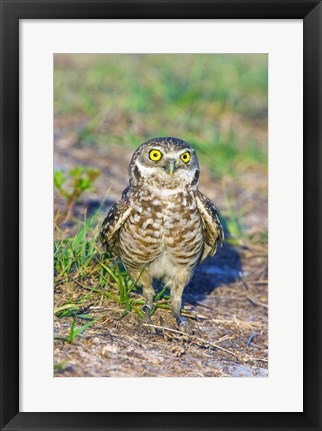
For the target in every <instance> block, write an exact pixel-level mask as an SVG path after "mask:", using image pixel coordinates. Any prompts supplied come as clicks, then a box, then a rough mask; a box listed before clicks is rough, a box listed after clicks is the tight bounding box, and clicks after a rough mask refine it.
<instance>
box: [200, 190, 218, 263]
mask: <svg viewBox="0 0 322 431" xmlns="http://www.w3.org/2000/svg"><path fill="white" fill-rule="evenodd" d="M195 197H196V202H197V208H198V210H199V214H200V217H201V221H202V226H203V233H204V239H205V246H204V250H203V254H202V256H201V261H203V260H204V259H205V258H206V257H207V256H208V255H210V256H213V255H214V254H215V253H216V250H217V245H218V243H219V244H220V245H222V243H223V242H224V230H223V227H222V225H221V223H220V220H219V217H218V214H217V211H216V208H215V205H214V204H213V203H212V202H211V200H210V199H208V198H207V197H206V196H205V195H204V194H202V193H201V192H199V191H197V192H196V193H195Z"/></svg>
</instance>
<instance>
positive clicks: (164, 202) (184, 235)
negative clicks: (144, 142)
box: [119, 187, 203, 278]
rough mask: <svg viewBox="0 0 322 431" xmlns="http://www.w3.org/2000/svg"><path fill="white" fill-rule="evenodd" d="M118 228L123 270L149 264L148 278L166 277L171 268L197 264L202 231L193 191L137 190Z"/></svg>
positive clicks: (136, 268)
mask: <svg viewBox="0 0 322 431" xmlns="http://www.w3.org/2000/svg"><path fill="white" fill-rule="evenodd" d="M132 208H133V209H132V211H131V214H130V216H129V217H128V219H127V220H126V222H125V223H124V225H123V226H122V228H121V231H120V239H119V249H120V254H121V258H122V260H123V263H124V265H125V267H126V268H127V269H133V270H139V269H140V268H143V267H144V266H145V265H146V264H151V265H150V272H151V275H152V276H153V277H155V278H162V277H163V276H164V275H170V274H171V272H172V270H171V269H172V268H173V269H174V268H175V266H178V265H179V266H180V265H183V266H189V267H191V269H193V268H194V267H195V265H196V264H197V263H198V261H199V258H200V256H201V253H202V250H203V231H202V224H201V220H200V215H199V212H198V211H197V206H196V201H195V196H194V192H193V190H189V191H188V190H186V189H181V190H180V189H179V190H177V189H159V190H158V189H151V187H149V188H145V187H143V188H141V189H140V190H139V191H137V192H136V193H135V195H133V199H132Z"/></svg>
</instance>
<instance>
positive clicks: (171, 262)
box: [101, 137, 224, 325]
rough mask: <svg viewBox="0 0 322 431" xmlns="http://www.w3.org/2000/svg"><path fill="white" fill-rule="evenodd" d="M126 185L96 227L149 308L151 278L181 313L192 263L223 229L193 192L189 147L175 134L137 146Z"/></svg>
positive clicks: (208, 251)
mask: <svg viewBox="0 0 322 431" xmlns="http://www.w3.org/2000/svg"><path fill="white" fill-rule="evenodd" d="M129 179H130V185H129V187H128V188H127V189H126V190H125V191H124V192H123V194H122V198H121V199H120V200H119V201H118V202H116V203H115V204H114V205H113V206H112V208H111V209H110V211H109V213H108V215H107V217H106V219H105V220H104V222H103V225H102V229H101V241H102V243H103V244H104V245H105V247H106V249H107V251H108V252H109V253H110V254H112V255H113V256H115V257H119V258H120V259H121V260H122V262H123V264H124V266H125V268H126V270H127V271H128V273H129V275H130V276H131V278H132V279H133V280H137V278H138V277H139V282H138V284H140V285H141V286H142V289H143V294H144V296H145V299H146V303H145V306H144V311H145V315H146V318H147V319H148V318H149V316H150V311H151V309H152V306H153V299H154V295H155V292H154V289H153V287H152V281H153V279H161V280H163V283H164V285H165V286H167V287H169V289H170V291H171V303H172V309H173V314H174V316H175V317H176V319H177V322H178V324H179V325H187V320H186V319H184V318H183V317H182V316H181V314H180V309H181V298H182V293H183V290H184V288H185V286H186V285H187V283H188V282H189V280H190V278H191V276H192V274H193V271H194V269H195V267H196V266H197V265H198V263H199V262H201V261H202V260H203V259H205V258H206V257H207V256H208V255H211V256H212V255H214V254H215V252H216V249H217V244H218V243H219V244H222V242H223V240H224V233H223V229H222V226H221V223H220V220H219V218H218V215H217V212H216V209H215V206H214V204H213V203H212V202H211V201H210V200H209V199H208V198H207V197H206V196H205V195H203V194H202V193H201V192H200V191H199V190H198V179H199V164H198V160H197V156H196V153H195V151H194V149H193V148H192V147H191V146H190V145H189V144H187V143H186V142H184V141H182V140H180V139H177V138H171V137H168V138H155V139H151V140H149V141H147V142H145V143H144V144H142V145H141V146H140V147H139V148H138V149H137V150H136V151H135V153H134V154H133V157H132V160H131V163H130V166H129Z"/></svg>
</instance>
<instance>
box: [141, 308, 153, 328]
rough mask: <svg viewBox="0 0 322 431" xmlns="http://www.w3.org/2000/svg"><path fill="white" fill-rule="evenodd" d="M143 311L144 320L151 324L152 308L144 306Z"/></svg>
mask: <svg viewBox="0 0 322 431" xmlns="http://www.w3.org/2000/svg"><path fill="white" fill-rule="evenodd" d="M142 311H143V313H144V320H145V321H146V322H147V323H151V311H152V307H150V306H149V305H148V304H144V305H143V307H142Z"/></svg>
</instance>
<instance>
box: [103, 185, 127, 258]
mask: <svg viewBox="0 0 322 431" xmlns="http://www.w3.org/2000/svg"><path fill="white" fill-rule="evenodd" d="M129 195H130V192H129V187H128V188H127V189H126V190H124V192H123V194H122V198H121V199H120V200H119V201H118V202H115V204H114V205H113V206H112V208H111V209H110V210H109V212H108V214H107V216H106V218H105V220H104V221H103V224H102V228H101V233H100V240H101V243H102V244H103V245H104V246H105V248H106V250H107V252H108V253H111V254H112V255H114V256H118V247H117V244H118V237H119V231H120V228H121V227H122V225H123V224H124V223H125V221H126V219H127V218H128V217H129V215H130V214H131V211H132V207H131V202H130V199H129Z"/></svg>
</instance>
